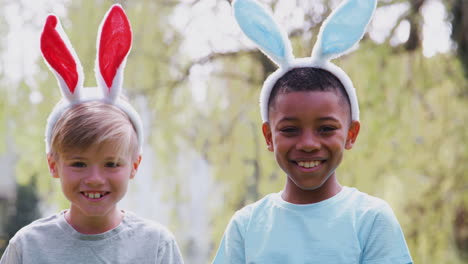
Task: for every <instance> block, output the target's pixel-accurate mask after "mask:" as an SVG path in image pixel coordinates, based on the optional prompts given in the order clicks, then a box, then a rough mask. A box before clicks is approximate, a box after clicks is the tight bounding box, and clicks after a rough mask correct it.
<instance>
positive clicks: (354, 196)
mask: <svg viewBox="0 0 468 264" xmlns="http://www.w3.org/2000/svg"><path fill="white" fill-rule="evenodd" d="M346 188H347V189H348V193H347V195H346V197H345V199H343V200H344V205H345V206H346V207H347V208H350V209H352V210H354V211H355V212H356V213H357V214H362V215H377V214H388V213H391V214H393V211H392V208H391V207H390V205H389V204H388V203H387V202H386V201H385V200H383V199H381V198H378V197H375V196H372V195H369V194H367V193H364V192H361V191H359V190H358V189H356V188H349V187H346Z"/></svg>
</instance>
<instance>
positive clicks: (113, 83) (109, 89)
mask: <svg viewBox="0 0 468 264" xmlns="http://www.w3.org/2000/svg"><path fill="white" fill-rule="evenodd" d="M131 46H132V30H131V27H130V22H129V21H128V18H127V15H126V14H125V12H124V10H123V9H122V6H120V5H119V4H115V5H113V6H112V7H111V8H110V9H109V11H108V12H107V14H106V15H105V16H104V19H103V21H102V23H101V26H100V27H99V31H98V40H97V50H98V52H97V58H96V64H95V69H94V70H95V74H96V79H97V85H98V87H92V88H84V87H83V79H84V75H83V68H82V67H81V63H80V61H79V59H78V56H77V55H76V53H75V50H74V49H73V47H72V45H71V43H70V40H69V39H68V37H67V35H66V34H65V32H64V31H63V29H62V27H61V25H60V21H59V20H58V18H57V17H56V16H55V15H49V16H48V17H47V20H46V22H45V25H44V30H43V31H42V35H41V51H42V55H43V56H44V59H45V61H46V62H47V64H48V65H49V67H50V69H51V70H52V72H53V73H54V74H55V76H56V77H57V80H58V84H59V86H60V91H61V92H62V96H63V98H62V99H61V100H60V102H59V103H58V104H57V105H56V106H55V107H54V109H53V110H52V113H50V115H49V118H48V119H47V127H46V138H45V141H46V152H47V153H49V151H50V147H51V146H50V144H51V137H52V131H53V128H54V126H55V123H56V122H57V120H58V119H59V118H60V116H61V115H62V113H63V112H64V111H65V110H67V109H69V108H70V107H71V106H73V105H76V104H79V103H83V102H88V101H102V102H105V103H108V104H113V105H115V106H117V107H118V108H120V109H121V110H122V111H124V112H125V113H126V114H127V115H128V117H129V118H130V120H131V121H132V123H133V126H134V127H135V129H136V133H137V137H138V144H139V149H140V152H141V149H142V143H143V126H142V123H141V119H140V116H139V115H138V113H137V112H136V111H135V109H134V108H133V107H132V106H131V105H130V104H129V103H127V102H126V101H124V100H122V99H121V98H120V97H119V95H120V92H121V89H122V81H123V69H124V68H125V63H126V58H127V55H128V53H129V51H130V48H131Z"/></svg>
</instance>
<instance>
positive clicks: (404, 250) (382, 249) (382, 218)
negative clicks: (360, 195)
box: [361, 203, 413, 264]
mask: <svg viewBox="0 0 468 264" xmlns="http://www.w3.org/2000/svg"><path fill="white" fill-rule="evenodd" d="M365 231H367V239H365V242H364V247H363V255H362V256H361V263H362V264H411V263H413V261H412V259H411V255H410V253H409V250H408V246H407V245H406V241H405V237H404V235H403V231H402V230H401V227H400V224H399V223H398V220H397V219H396V217H395V215H394V213H393V210H392V208H391V207H390V206H389V205H388V204H387V203H385V204H384V205H382V206H381V207H379V209H378V212H377V214H376V215H375V217H374V220H373V223H372V224H371V225H370V227H369V229H368V230H365Z"/></svg>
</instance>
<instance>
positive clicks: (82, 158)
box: [63, 155, 85, 160]
mask: <svg viewBox="0 0 468 264" xmlns="http://www.w3.org/2000/svg"><path fill="white" fill-rule="evenodd" d="M63 157H64V158H65V159H67V160H84V159H85V158H84V157H83V156H79V155H64V156H63Z"/></svg>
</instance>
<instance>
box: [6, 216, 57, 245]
mask: <svg viewBox="0 0 468 264" xmlns="http://www.w3.org/2000/svg"><path fill="white" fill-rule="evenodd" d="M59 217H60V214H59V213H57V214H53V215H51V216H48V217H44V218H40V219H37V220H35V221H33V222H31V223H30V224H29V225H26V226H24V227H23V228H21V229H20V230H18V232H16V234H15V235H14V236H13V238H12V241H15V240H19V239H24V238H29V237H34V236H41V235H45V234H49V232H50V231H51V230H52V229H58V228H57V221H58V218H59Z"/></svg>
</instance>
